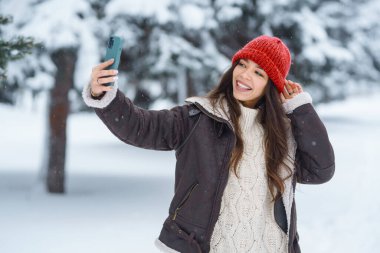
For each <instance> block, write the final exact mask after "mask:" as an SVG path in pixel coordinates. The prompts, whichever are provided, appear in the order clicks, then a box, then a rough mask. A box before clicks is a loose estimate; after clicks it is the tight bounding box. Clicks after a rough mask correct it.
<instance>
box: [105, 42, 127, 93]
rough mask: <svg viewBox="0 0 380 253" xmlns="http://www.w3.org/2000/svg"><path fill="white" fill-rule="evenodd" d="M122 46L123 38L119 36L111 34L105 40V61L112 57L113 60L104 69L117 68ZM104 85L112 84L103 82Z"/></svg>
mask: <svg viewBox="0 0 380 253" xmlns="http://www.w3.org/2000/svg"><path fill="white" fill-rule="evenodd" d="M122 48H123V39H122V38H120V37H119V36H111V37H110V38H109V39H108V42H107V50H106V56H105V59H104V60H105V61H108V60H109V59H112V58H113V59H114V62H113V63H112V65H110V66H108V67H107V68H106V69H118V67H119V63H120V55H121V51H122ZM104 85H105V86H110V85H113V82H112V83H105V84H104Z"/></svg>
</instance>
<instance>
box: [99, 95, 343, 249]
mask: <svg viewBox="0 0 380 253" xmlns="http://www.w3.org/2000/svg"><path fill="white" fill-rule="evenodd" d="M95 112H96V114H97V115H98V116H99V117H100V119H101V120H102V121H103V122H104V123H105V124H106V126H107V127H108V128H109V130H110V131H111V132H112V133H113V134H114V135H115V136H117V137H118V138H119V139H120V140H122V141H123V142H125V143H127V144H131V145H133V146H136V147H141V148H146V149H155V150H175V155H176V158H177V162H176V169H175V194H174V197H173V199H172V202H171V204H170V207H169V216H168V217H167V219H166V220H165V222H164V225H163V228H162V230H161V233H160V236H159V239H160V241H161V242H163V243H164V244H166V245H167V246H168V247H170V248H172V249H174V250H176V251H179V252H182V253H206V252H209V250H210V239H211V235H212V232H213V229H214V225H215V223H216V220H217V218H218V215H219V211H220V206H221V200H222V195H223V191H224V188H225V186H226V184H227V179H228V171H229V168H228V162H229V159H230V157H231V152H232V149H233V147H234V144H235V134H234V132H233V129H232V127H231V125H230V124H229V123H228V122H227V121H226V120H224V119H222V118H218V117H216V116H215V115H212V114H210V113H209V112H208V111H206V110H205V109H204V108H203V107H202V106H201V105H200V104H196V103H195V104H187V105H183V106H176V107H174V108H172V109H171V110H160V111H153V110H144V109H141V108H139V107H137V106H135V105H134V104H133V103H132V102H131V101H130V100H129V99H128V98H127V97H125V95H124V94H123V93H122V92H120V91H117V94H116V97H115V99H113V100H112V102H111V103H110V104H109V105H108V106H106V107H105V108H102V109H98V108H96V109H95ZM288 117H289V118H290V120H291V125H292V132H293V135H294V138H295V140H296V143H297V151H296V163H295V165H296V167H295V172H296V173H295V176H294V177H293V191H294V189H295V185H296V183H297V182H298V183H302V184H321V183H324V182H327V181H329V180H330V179H331V178H332V176H333V174H334V170H335V163H334V152H333V149H332V146H331V144H330V141H329V139H328V135H327V132H326V129H325V127H324V125H323V123H322V122H321V120H320V118H319V117H318V115H317V113H316V112H315V110H314V108H313V106H312V105H311V104H304V105H302V106H299V107H298V108H296V109H295V110H294V111H293V113H291V114H289V115H288ZM312 143H313V145H311V144H312ZM274 217H275V220H276V222H277V223H278V225H279V226H280V227H281V229H282V230H283V231H284V232H285V233H289V234H288V235H289V247H288V248H289V253H298V252H301V251H300V247H299V244H298V241H299V237H298V233H297V215H296V205H295V202H294V201H293V205H292V209H291V222H290V223H291V224H290V226H288V224H287V218H286V214H285V208H284V205H283V203H282V199H281V198H279V199H278V200H277V201H276V202H275V208H274Z"/></svg>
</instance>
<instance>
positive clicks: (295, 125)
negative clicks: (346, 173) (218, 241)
mask: <svg viewBox="0 0 380 253" xmlns="http://www.w3.org/2000/svg"><path fill="white" fill-rule="evenodd" d="M301 94H302V93H301ZM301 94H300V95H301ZM296 97H297V96H296ZM296 97H295V98H296ZM309 97H310V95H309ZM304 101H306V100H305V99H304V98H302V97H299V101H298V102H297V103H295V101H292V102H291V103H292V104H291V105H289V104H288V106H289V107H288V109H289V111H288V117H289V118H290V120H291V125H292V132H293V135H294V138H295V141H296V143H297V150H296V177H297V182H298V183H303V184H322V183H325V182H327V181H329V180H330V179H331V178H332V177H333V175H334V172H335V156H334V150H333V147H332V145H331V143H330V140H329V137H328V134H327V130H326V127H325V126H324V124H323V123H322V121H321V119H320V118H319V116H318V114H317V112H316V111H315V110H314V107H313V106H312V104H311V101H310V102H308V103H304ZM299 102H300V104H298V103H299Z"/></svg>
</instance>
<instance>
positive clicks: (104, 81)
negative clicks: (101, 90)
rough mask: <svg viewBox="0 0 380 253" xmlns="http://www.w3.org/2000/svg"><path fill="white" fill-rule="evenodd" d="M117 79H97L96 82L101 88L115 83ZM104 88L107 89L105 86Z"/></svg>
mask: <svg viewBox="0 0 380 253" xmlns="http://www.w3.org/2000/svg"><path fill="white" fill-rule="evenodd" d="M117 78H118V77H117V76H112V77H104V78H98V79H97V81H96V82H97V83H98V84H99V85H101V86H103V85H102V84H105V83H112V82H115V81H116V80H117ZM105 87H107V86H105Z"/></svg>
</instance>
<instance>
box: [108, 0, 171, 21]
mask: <svg viewBox="0 0 380 253" xmlns="http://www.w3.org/2000/svg"><path fill="white" fill-rule="evenodd" d="M169 4H170V0H139V1H124V0H112V1H111V2H110V3H109V4H108V5H107V7H106V15H107V16H111V17H114V16H117V15H139V16H152V15H153V16H156V17H157V19H158V21H159V22H161V23H164V22H167V21H169V20H171V19H172V15H171V14H170V12H169V10H168V8H167V7H168V5H169Z"/></svg>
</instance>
